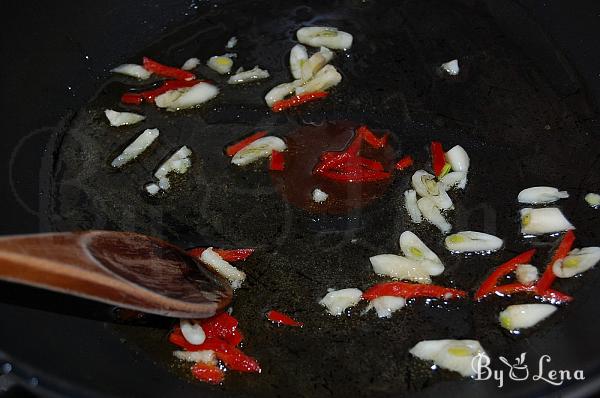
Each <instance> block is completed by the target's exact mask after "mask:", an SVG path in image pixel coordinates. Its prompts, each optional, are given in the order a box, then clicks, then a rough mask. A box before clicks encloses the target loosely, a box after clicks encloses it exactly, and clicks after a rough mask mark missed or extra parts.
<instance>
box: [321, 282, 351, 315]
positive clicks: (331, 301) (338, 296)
mask: <svg viewBox="0 0 600 398" xmlns="http://www.w3.org/2000/svg"><path fill="white" fill-rule="evenodd" d="M361 298H362V292H361V291H360V290H359V289H355V288H348V289H341V290H333V291H330V292H329V293H327V294H326V295H325V297H323V298H322V299H321V301H319V304H321V305H322V306H323V307H325V308H326V309H327V312H329V313H330V314H331V315H335V316H339V315H342V313H343V312H344V311H346V309H347V308H349V307H353V306H355V305H356V304H358V302H359V301H360V299H361Z"/></svg>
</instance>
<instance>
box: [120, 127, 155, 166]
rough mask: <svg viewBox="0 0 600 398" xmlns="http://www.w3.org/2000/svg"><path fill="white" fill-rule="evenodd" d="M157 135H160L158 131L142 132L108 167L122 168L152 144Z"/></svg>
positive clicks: (148, 130)
mask: <svg viewBox="0 0 600 398" xmlns="http://www.w3.org/2000/svg"><path fill="white" fill-rule="evenodd" d="M159 135H160V133H159V131H158V129H146V130H144V132H143V133H142V134H140V135H139V136H138V137H137V138H136V139H135V140H134V141H133V142H132V143H131V144H129V145H128V146H127V148H125V149H124V150H123V152H121V154H120V155H119V156H117V157H116V158H115V159H114V160H113V161H112V163H111V164H110V165H111V166H112V167H117V168H118V167H122V166H123V165H125V164H126V163H128V162H130V161H132V160H133V159H135V158H137V157H138V156H139V155H140V154H141V153H142V152H144V151H145V150H146V148H148V147H149V146H150V145H151V144H152V143H153V142H154V140H156V139H157V138H158V136H159Z"/></svg>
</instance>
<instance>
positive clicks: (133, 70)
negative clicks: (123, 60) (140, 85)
mask: <svg viewBox="0 0 600 398" xmlns="http://www.w3.org/2000/svg"><path fill="white" fill-rule="evenodd" d="M110 71H111V72H113V73H119V74H121V75H126V76H131V77H135V78H136V79H140V80H146V79H147V78H149V77H150V76H151V75H152V72H150V71H148V70H146V69H144V67H143V66H141V65H136V64H123V65H119V66H117V67H116V68H113V69H111V70H110Z"/></svg>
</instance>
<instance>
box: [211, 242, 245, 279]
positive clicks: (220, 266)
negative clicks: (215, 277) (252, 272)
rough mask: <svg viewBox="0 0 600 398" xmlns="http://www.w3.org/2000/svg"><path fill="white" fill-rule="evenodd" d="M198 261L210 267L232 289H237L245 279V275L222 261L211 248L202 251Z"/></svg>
mask: <svg viewBox="0 0 600 398" xmlns="http://www.w3.org/2000/svg"><path fill="white" fill-rule="evenodd" d="M200 261H202V262H203V263H204V264H206V265H208V266H210V267H211V268H212V269H213V270H214V271H215V272H217V273H218V274H219V275H221V276H223V277H224V278H226V279H227V280H228V281H229V283H231V287H232V288H233V289H237V288H239V287H240V286H242V282H244V280H245V279H246V274H245V273H244V272H243V271H240V270H239V269H237V268H236V267H234V266H233V265H231V264H229V263H228V262H227V261H225V260H223V258H221V256H220V255H219V254H218V253H216V252H215V251H214V250H213V249H212V247H209V248H208V249H206V250H204V251H203V252H202V254H201V255H200Z"/></svg>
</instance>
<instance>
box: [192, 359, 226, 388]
mask: <svg viewBox="0 0 600 398" xmlns="http://www.w3.org/2000/svg"><path fill="white" fill-rule="evenodd" d="M192 375H193V376H194V377H195V378H196V379H198V380H200V381H205V382H207V383H211V384H219V383H221V382H222V381H223V379H224V378H225V373H224V372H223V371H222V370H221V369H219V368H218V367H217V366H215V365H211V364H208V363H202V362H196V364H194V366H192Z"/></svg>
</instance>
